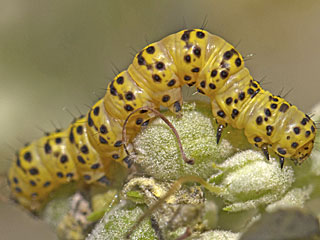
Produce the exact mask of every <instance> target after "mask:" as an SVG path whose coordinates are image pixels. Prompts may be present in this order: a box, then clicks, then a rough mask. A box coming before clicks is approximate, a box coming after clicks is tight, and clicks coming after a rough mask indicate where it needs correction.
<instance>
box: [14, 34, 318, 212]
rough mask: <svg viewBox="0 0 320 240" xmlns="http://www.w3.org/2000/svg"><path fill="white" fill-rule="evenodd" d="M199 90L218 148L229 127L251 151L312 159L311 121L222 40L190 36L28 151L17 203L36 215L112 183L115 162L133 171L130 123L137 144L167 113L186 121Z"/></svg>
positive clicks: (153, 47) (149, 50)
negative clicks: (193, 92)
mask: <svg viewBox="0 0 320 240" xmlns="http://www.w3.org/2000/svg"><path fill="white" fill-rule="evenodd" d="M185 84H187V85H189V86H193V85H195V87H196V89H197V91H198V92H199V93H201V94H204V95H206V96H208V97H209V98H210V101H211V104H212V113H213V116H214V117H215V118H216V120H217V122H218V126H219V127H218V129H217V142H219V140H220V138H221V134H222V131H223V128H224V127H225V126H226V125H227V124H229V125H231V126H232V127H234V128H238V129H244V134H245V135H246V137H247V138H248V141H249V142H250V143H251V144H254V145H255V146H256V147H258V148H261V149H262V151H263V152H264V154H265V155H266V157H267V159H268V158H269V152H268V147H270V148H271V149H273V151H274V152H275V153H276V154H277V155H278V156H279V157H280V164H281V167H282V166H283V164H284V159H285V158H291V159H293V160H294V161H295V162H296V163H299V164H300V163H302V162H303V161H304V160H305V159H306V158H307V157H308V156H309V155H310V153H311V151H312V148H313V144H314V138H315V133H316V128H315V124H314V122H313V121H312V120H311V119H310V117H309V116H308V115H307V114H305V113H303V112H302V111H300V110H298V109H297V107H296V106H294V105H292V104H290V103H288V102H287V101H286V100H284V99H283V98H281V97H279V96H275V95H273V94H271V93H270V92H268V91H266V90H263V89H262V87H261V86H260V84H259V82H258V81H256V80H254V79H253V77H251V76H250V73H249V71H248V69H247V68H246V67H245V66H244V60H243V57H242V56H241V55H240V53H239V52H238V51H237V50H235V48H234V47H233V46H232V45H230V44H229V43H227V42H226V41H225V40H223V39H222V38H220V37H218V36H216V35H212V34H210V33H209V32H207V31H205V30H202V29H192V30H183V31H180V32H178V33H175V34H172V35H169V36H167V37H165V38H163V39H162V40H160V41H159V42H155V43H152V44H150V45H148V46H146V47H145V48H144V49H143V50H141V51H140V52H139V53H137V54H136V56H135V57H134V60H133V62H132V64H131V65H130V66H129V67H128V69H127V70H125V71H123V72H121V73H119V74H118V75H117V76H116V77H115V78H114V79H113V81H111V82H110V83H109V84H108V88H107V91H106V94H105V96H104V97H103V98H102V99H100V100H99V101H98V102H97V103H96V104H95V105H94V106H93V107H92V109H90V111H89V112H88V113H87V114H86V115H85V116H82V117H80V118H79V119H77V120H75V121H74V122H73V123H72V124H71V125H70V126H69V127H68V128H67V129H66V130H64V131H57V132H53V133H50V134H47V135H46V136H44V137H42V138H40V139H39V140H37V141H34V142H32V143H31V144H29V145H27V146H25V147H24V148H22V149H21V150H20V151H19V152H18V153H17V156H16V159H15V162H14V163H13V165H12V167H11V168H10V170H9V174H8V184H9V185H10V186H11V190H12V195H13V198H14V199H16V200H17V202H19V203H20V204H21V205H23V206H25V207H26V208H29V209H32V210H36V209H38V208H40V207H41V205H42V203H43V202H44V201H45V200H46V199H47V198H48V195H49V193H50V192H52V191H53V190H54V189H56V188H57V187H58V186H59V185H61V184H64V183H67V182H70V181H78V180H82V181H84V182H85V183H87V184H93V183H98V184H102V185H108V184H109V183H110V180H111V177H110V175H111V174H110V169H111V165H112V164H113V163H114V162H118V163H121V164H122V165H124V166H125V167H127V168H130V166H131V165H132V161H131V159H130V158H129V156H128V154H127V153H126V151H125V149H124V143H123V142H122V134H121V133H122V129H123V125H124V122H125V121H126V119H127V117H128V116H129V115H130V114H131V113H132V112H133V111H136V112H135V114H133V115H132V116H131V118H130V121H128V122H127V123H126V124H127V129H128V130H127V133H126V134H127V136H128V140H129V141H130V140H132V139H133V138H134V137H135V135H136V134H137V133H138V132H139V131H140V129H141V127H143V126H146V125H147V124H148V122H149V120H150V119H152V118H153V117H154V115H153V113H152V111H148V110H146V109H142V110H139V111H138V109H139V108H142V107H145V108H152V109H159V108H160V105H162V106H164V107H167V108H168V109H169V110H170V111H172V112H173V113H175V114H179V112H180V111H181V106H182V93H181V87H182V86H183V85H185Z"/></svg>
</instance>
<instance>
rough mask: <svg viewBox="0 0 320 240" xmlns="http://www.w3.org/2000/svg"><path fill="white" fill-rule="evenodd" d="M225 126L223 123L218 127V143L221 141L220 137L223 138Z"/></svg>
mask: <svg viewBox="0 0 320 240" xmlns="http://www.w3.org/2000/svg"><path fill="white" fill-rule="evenodd" d="M223 128H224V125H223V124H220V125H219V126H218V129H217V144H219V142H220V138H221V135H222V132H223Z"/></svg>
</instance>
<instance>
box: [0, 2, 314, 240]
mask: <svg viewBox="0 0 320 240" xmlns="http://www.w3.org/2000/svg"><path fill="white" fill-rule="evenodd" d="M204 22H206V25H205V29H206V30H208V31H210V32H211V33H214V34H217V35H219V36H221V37H223V38H224V39H226V40H227V41H229V42H230V43H232V44H233V45H236V47H237V49H238V51H239V52H240V53H242V55H243V56H247V55H250V54H253V55H254V57H252V58H250V60H249V61H247V62H246V65H247V66H248V68H249V69H250V71H251V73H252V75H253V77H254V78H255V79H257V80H261V79H263V78H264V84H263V87H264V88H266V89H267V90H270V91H271V92H273V93H275V94H278V93H279V92H280V91H281V90H282V89H284V90H283V91H282V94H285V93H286V92H288V91H289V90H291V89H292V91H291V92H290V94H289V95H288V96H287V97H286V99H287V100H289V101H290V102H291V103H293V104H295V105H297V106H298V107H299V108H300V109H301V110H303V111H305V112H307V113H310V109H311V108H312V106H314V105H315V104H316V103H318V102H320V97H319V96H318V91H317V90H318V89H319V86H320V81H319V80H318V77H319V76H318V75H317V74H318V70H319V69H320V63H319V60H318V59H319V56H320V48H319V47H318V43H319V42H320V31H319V22H320V1H317V0H306V1H299V0H282V1H270V0H264V1H253V0H242V1H239V0H228V1H218V0H197V1H192V0H175V1H171V0H162V1H154V0H136V1H119V0H108V1H107V0H104V1H102V0H100V1H98V0H97V1H86V0H69V1H49V0H42V1H39V0H38V1H37V0H29V1H24V0H0V114H1V118H0V126H1V127H0V157H1V161H0V171H1V173H2V174H5V172H6V169H7V168H8V167H9V165H10V160H9V159H10V158H12V157H13V155H14V151H15V150H18V149H19V148H20V147H22V146H23V144H24V143H25V142H28V141H31V140H33V139H36V138H39V137H41V136H42V132H41V130H39V129H44V130H45V131H52V130H54V129H55V126H57V127H66V126H67V124H68V123H69V122H70V121H71V120H72V117H71V116H70V114H68V113H67V112H66V111H64V110H63V108H67V109H68V110H70V111H71V112H72V113H73V114H74V115H79V112H78V109H79V110H80V111H81V112H82V113H85V112H86V111H87V110H88V107H87V106H86V105H89V106H91V105H92V104H93V103H94V102H95V101H96V100H97V98H98V97H101V96H103V94H104V92H105V90H104V89H105V88H106V86H107V83H108V82H109V81H110V80H111V79H112V78H113V77H114V72H117V69H119V70H124V69H126V68H127V66H128V65H129V64H130V63H131V61H132V58H133V56H132V54H135V53H136V51H138V50H140V49H141V48H142V47H144V46H145V45H147V44H148V43H151V42H154V41H157V40H160V39H161V38H163V37H165V36H167V35H168V34H171V33H175V32H177V31H179V30H182V29H184V28H195V27H201V26H202V25H203V23H204ZM193 91H194V90H188V92H187V94H186V98H187V99H186V100H188V97H190V96H191V93H192V92H193ZM0 186H1V194H2V195H3V196H4V195H5V193H6V191H7V188H6V187H5V186H4V183H1V185H0ZM0 233H1V239H20V238H24V239H31V238H32V239H55V235H54V233H52V232H51V231H50V229H49V228H48V227H47V226H46V225H45V224H43V223H41V222H39V221H37V220H35V219H34V218H31V217H30V216H29V215H28V214H26V213H24V212H22V211H21V210H20V209H18V208H16V207H15V206H12V204H8V203H2V202H0Z"/></svg>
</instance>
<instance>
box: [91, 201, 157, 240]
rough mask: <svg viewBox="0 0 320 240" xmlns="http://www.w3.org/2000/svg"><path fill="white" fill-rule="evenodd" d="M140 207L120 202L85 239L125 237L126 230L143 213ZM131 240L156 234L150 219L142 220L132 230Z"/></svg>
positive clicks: (142, 238)
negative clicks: (134, 229)
mask: <svg viewBox="0 0 320 240" xmlns="http://www.w3.org/2000/svg"><path fill="white" fill-rule="evenodd" d="M143 212H144V211H143V209H142V208H141V207H130V206H128V205H126V203H125V202H121V203H120V204H119V205H117V206H116V207H115V208H114V209H113V210H112V211H110V212H109V213H107V214H106V215H105V216H104V217H103V219H102V220H101V221H100V223H98V224H97V225H96V226H95V228H94V229H93V231H92V232H91V233H90V234H89V235H88V237H87V238H86V239H87V240H105V239H108V240H118V239H125V235H126V233H127V231H129V230H130V228H131V227H132V226H133V224H134V223H135V222H136V221H137V219H138V218H139V216H140V215H142V214H143ZM130 239H132V240H138V239H139V240H154V239H157V238H156V234H155V232H154V230H153V228H152V227H151V222H150V220H148V219H146V220H144V221H143V222H142V223H141V224H140V226H139V227H138V228H137V229H136V231H134V233H133V234H132V235H131V237H130Z"/></svg>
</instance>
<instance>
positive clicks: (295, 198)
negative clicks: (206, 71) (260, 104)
mask: <svg viewBox="0 0 320 240" xmlns="http://www.w3.org/2000/svg"><path fill="white" fill-rule="evenodd" d="M319 109H320V108H319ZM164 114H165V116H166V117H167V118H168V119H169V121H170V122H171V123H172V124H173V125H174V127H175V128H176V130H177V131H178V133H179V136H180V139H181V142H182V145H183V149H184V151H185V153H186V155H187V157H188V158H192V159H194V164H193V165H189V164H187V163H185V162H184V161H183V159H182V157H181V152H180V150H179V147H178V143H177V139H176V137H175V135H174V134H173V133H172V130H171V129H170V128H169V127H168V126H167V125H166V124H165V123H164V122H163V121H162V120H161V119H155V120H154V121H152V123H150V124H149V126H148V127H147V128H146V129H144V130H142V131H141V133H139V134H138V136H137V137H136V138H135V140H134V141H133V142H132V145H133V149H134V153H133V154H132V156H131V157H132V158H133V160H134V162H135V169H136V172H133V173H132V174H131V175H129V178H128V179H127V181H126V184H125V185H124V186H123V187H122V188H121V189H120V190H119V191H120V192H121V193H120V194H119V195H117V194H116V192H114V191H113V192H112V194H110V192H109V195H110V196H112V198H114V197H115V195H117V199H119V200H120V201H119V202H118V200H117V201H114V200H110V199H111V198H110V199H109V200H108V202H112V203H113V204H112V207H110V204H108V206H109V207H108V208H107V209H105V208H102V209H104V210H101V208H100V209H93V211H94V212H93V215H91V216H99V214H100V215H101V213H103V212H106V213H105V215H104V217H102V219H101V220H100V221H99V222H98V223H97V224H96V225H95V226H94V229H93V231H92V233H91V234H90V235H89V236H88V237H87V239H90V240H93V239H124V238H125V236H126V234H127V233H128V232H129V231H130V229H131V228H132V227H133V226H136V227H137V228H136V229H135V231H133V232H132V234H131V235H130V239H161V238H162V239H177V238H178V237H179V236H186V237H187V236H188V239H261V238H260V237H261V233H260V232H259V230H260V229H264V228H267V227H269V228H272V227H274V226H273V225H272V224H270V222H268V223H264V222H263V220H264V219H265V217H264V216H266V215H267V218H268V219H269V218H271V220H270V221H271V222H272V218H273V217H274V219H275V220H277V221H284V222H286V223H288V222H290V221H291V220H292V219H294V223H295V224H297V225H299V226H302V228H303V226H304V225H305V224H309V223H310V222H312V224H309V226H308V227H306V228H305V229H307V230H306V231H305V232H304V235H303V237H305V238H304V239H312V238H311V236H312V237H315V236H320V234H319V232H320V231H319V227H318V226H319V224H318V225H317V224H314V222H318V220H317V218H316V217H315V216H316V215H317V214H319V212H318V211H317V209H318V207H319V205H320V200H319V198H320V187H319V184H318V183H319V180H320V154H319V152H317V150H319V145H317V144H316V145H315V150H314V151H313V153H312V155H311V158H310V159H308V160H307V161H306V162H305V163H303V164H302V165H301V166H295V165H294V164H293V162H291V161H289V160H287V161H286V162H285V166H284V168H283V169H281V168H280V164H279V162H278V160H276V159H275V158H274V157H273V155H272V153H271V158H270V160H269V161H268V160H267V159H266V158H265V157H264V155H263V154H262V153H261V151H260V149H257V148H255V147H254V146H252V145H250V144H249V143H248V141H247V139H246V137H245V136H244V135H243V131H242V130H238V129H233V128H231V127H227V128H226V129H225V130H224V133H223V135H222V141H221V142H220V143H219V145H217V144H216V137H215V136H216V129H217V124H216V123H215V120H214V118H213V117H212V114H211V107H210V106H209V104H205V103H185V104H184V105H183V115H182V117H180V118H177V117H176V116H174V115H173V114H171V113H169V112H165V113H164ZM315 119H316V120H317V119H320V111H319V114H316V115H315ZM316 141H318V142H319V139H317V140H316ZM188 176H190V177H189V178H188ZM191 176H192V177H191ZM181 179H183V181H182V180H181ZM194 179H201V181H200V180H199V181H198V180H196V181H193V180H194ZM179 181H180V184H176V183H177V182H178V183H179ZM199 183H200V184H199ZM172 186H175V188H174V189H172ZM177 186H178V187H177ZM168 193H170V194H168ZM99 194H101V193H99ZM109 195H108V196H109ZM99 199H103V198H101V197H99ZM159 201H160V203H161V204H159ZM155 204H157V207H156V208H155V209H154V210H153V211H152V212H150V211H149V212H148V209H151V208H153V206H155ZM96 205H97V204H96ZM100 205H101V204H100ZM93 206H95V204H93ZM279 211H281V213H282V214H278V212H279ZM95 212H96V213H98V214H96V215H94V214H95ZM288 212H289V213H290V214H287V213H288ZM144 213H147V214H146V215H145V216H147V217H146V218H145V219H144V220H143V221H142V222H141V223H140V220H139V218H140V217H141V215H143V214H144ZM292 216H294V217H295V218H293V217H292ZM299 216H301V218H299ZM304 216H305V217H306V218H307V219H310V221H309V223H308V221H307V222H304V220H303V219H304ZM92 219H95V220H96V218H92ZM290 219H291V220H290ZM261 224H262V227H261ZM264 224H267V225H264ZM217 226H219V227H217ZM310 226H312V227H310ZM247 233H248V234H247ZM255 233H256V235H255ZM290 234H291V235H290ZM248 236H249V238H248ZM279 236H280V233H279ZM281 236H282V238H281V239H289V236H290V237H292V233H291V232H290V230H288V229H282V232H281ZM286 236H288V238H286ZM297 236H298V235H297ZM273 237H274V235H273ZM299 237H301V234H300V235H299ZM265 239H277V238H265ZM279 239H280V238H279ZM290 239H296V238H294V237H293V238H290ZM297 239H298V238H297Z"/></svg>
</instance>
